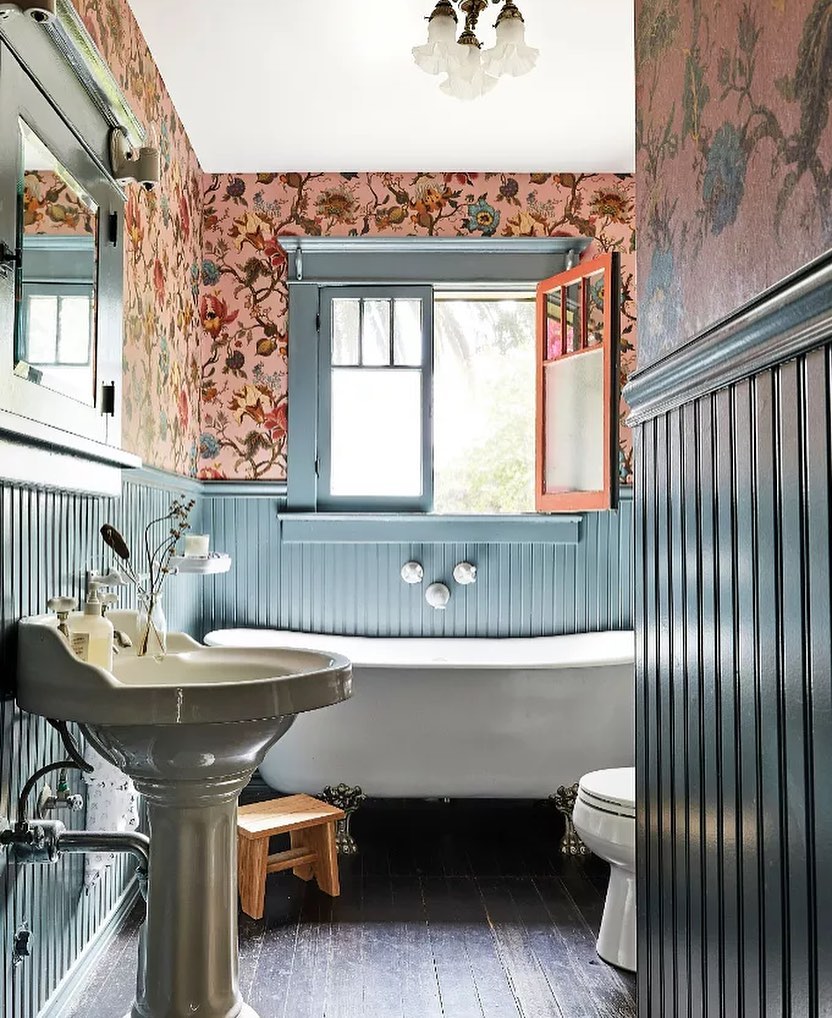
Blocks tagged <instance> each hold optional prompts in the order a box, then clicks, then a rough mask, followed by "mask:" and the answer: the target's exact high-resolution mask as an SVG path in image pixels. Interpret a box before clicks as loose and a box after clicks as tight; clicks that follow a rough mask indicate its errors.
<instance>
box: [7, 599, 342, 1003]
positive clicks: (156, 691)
mask: <svg viewBox="0 0 832 1018" xmlns="http://www.w3.org/2000/svg"><path fill="white" fill-rule="evenodd" d="M110 618H111V619H112V621H113V624H114V625H115V627H116V629H121V630H122V631H125V632H127V634H128V635H132V636H134V637H135V630H136V615H135V613H132V612H112V613H111V614H110ZM133 642H134V645H135V643H136V642H137V641H136V640H135V639H134V640H133ZM351 671H352V668H351V665H350V663H349V661H347V659H346V658H344V657H341V656H339V655H337V654H324V653H319V652H316V651H303V650H291V649H286V650H280V649H274V650H243V649H241V650H235V649H227V648H219V647H217V648H214V647H203V646H201V645H200V644H198V643H196V642H195V641H194V640H192V639H190V637H188V636H186V635H185V634H183V633H171V634H169V636H168V654H167V655H166V656H165V657H164V658H160V659H156V658H153V657H142V658H139V657H136V656H135V653H134V652H133V651H129V650H128V651H122V653H121V654H120V655H118V656H117V657H116V659H115V665H114V667H113V671H112V673H110V672H107V671H104V670H103V669H101V668H97V667H94V666H92V665H87V664H85V663H83V662H81V661H79V660H78V658H76V657H75V656H74V655H73V653H72V651H71V650H70V648H69V645H68V643H67V642H66V640H65V638H64V637H63V635H62V634H61V633H60V632H59V631H58V629H57V622H56V619H55V618H54V617H52V616H37V617H35V618H28V619H23V620H22V621H21V622H20V625H19V638H18V690H17V700H18V703H19V705H20V706H21V707H22V708H23V709H24V710H27V711H30V712H31V713H33V714H40V715H42V716H43V717H48V718H53V719H56V720H62V721H77V722H79V723H80V724H81V725H82V727H83V730H84V732H85V735H86V736H87V738H89V739H90V741H91V742H92V743H93V745H94V746H95V747H96V748H97V749H98V750H99V752H101V753H102V754H103V755H104V756H105V757H107V758H108V759H109V760H111V761H112V762H113V763H115V764H116V765H117V766H118V767H120V768H121V769H122V770H123V771H125V772H126V773H127V774H129V775H130V777H131V778H132V779H133V781H134V782H135V785H136V788H137V789H138V790H139V791H140V792H141V793H142V794H143V795H144V796H145V799H146V802H147V805H148V812H149V817H150V835H151V848H150V881H149V890H148V901H147V921H146V925H145V929H144V931H143V935H142V941H141V945H140V964H139V976H138V980H137V990H136V1000H135V1003H134V1004H133V1008H132V1010H131V1011H130V1014H129V1015H128V1016H127V1018H194V1016H196V1018H257V1015H256V1014H255V1012H254V1011H253V1010H252V1009H251V1008H250V1007H249V1006H248V1005H247V1004H245V1003H244V1002H243V1000H242V998H241V996H240V991H239V985H238V978H237V865H236V859H237V839H236V829H237V827H236V809H237V797H238V796H239V794H240V791H241V789H242V788H243V787H244V786H245V785H246V784H247V783H248V781H249V778H250V777H251V774H252V772H253V771H254V770H255V768H256V767H257V766H258V764H259V763H260V761H261V760H262V759H263V756H264V754H265V753H266V751H267V750H268V749H269V747H270V746H272V745H273V744H274V743H275V742H276V741H277V740H278V739H279V738H280V736H281V735H282V734H283V733H284V732H286V731H287V730H288V728H289V726H290V725H291V723H292V720H293V718H294V716H295V715H296V714H299V713H301V712H303V711H308V710H316V709H318V708H320V707H328V706H331V705H332V704H336V703H338V702H339V701H341V700H344V699H346V698H347V697H349V696H350V694H351Z"/></svg>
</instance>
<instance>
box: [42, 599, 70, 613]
mask: <svg viewBox="0 0 832 1018" xmlns="http://www.w3.org/2000/svg"><path fill="white" fill-rule="evenodd" d="M46 607H47V608H48V609H49V610H50V611H53V612H56V613H57V614H58V615H63V614H64V613H65V612H71V611H75V609H76V608H77V607H78V601H77V600H76V599H75V598H74V597H50V598H49V600H48V601H47V602H46Z"/></svg>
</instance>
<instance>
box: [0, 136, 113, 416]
mask: <svg viewBox="0 0 832 1018" xmlns="http://www.w3.org/2000/svg"><path fill="white" fill-rule="evenodd" d="M19 125H20V141H21V146H22V152H23V162H22V167H23V173H22V178H21V180H20V181H19V190H18V193H19V195H20V223H19V234H18V235H19V250H20V252H21V261H20V264H19V266H18V278H17V294H18V299H19V303H18V313H17V324H16V331H15V374H17V375H18V376H20V377H22V378H27V379H28V380H29V381H32V382H35V383H37V384H39V385H43V386H45V387H46V388H49V389H53V390H55V391H56V392H60V393H62V394H64V395H65V396H70V397H71V398H72V399H76V400H78V401H79V402H81V403H85V404H88V405H90V406H92V405H94V404H95V388H96V386H95V382H96V377H95V376H96V365H95V360H96V358H95V351H96V342H95V340H96V336H95V321H96V314H95V294H96V278H97V263H98V257H97V243H96V239H97V236H98V206H97V205H96V203H95V202H94V201H93V199H92V198H91V196H90V195H89V194H87V193H86V191H85V190H84V189H83V187H81V185H80V184H79V183H78V182H77V181H76V180H75V179H74V178H73V177H72V175H71V174H70V173H69V172H68V171H67V170H66V168H65V167H64V166H62V165H61V163H60V162H59V161H58V160H57V159H56V158H55V156H54V155H53V154H52V153H51V152H50V151H49V149H48V148H47V147H46V145H45V144H44V143H43V142H42V141H41V139H40V138H39V137H38V136H37V135H36V134H35V133H34V131H32V129H31V128H30V127H29V126H28V125H27V124H26V123H25V122H24V121H22V120H21V121H19Z"/></svg>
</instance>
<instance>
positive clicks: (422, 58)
mask: <svg viewBox="0 0 832 1018" xmlns="http://www.w3.org/2000/svg"><path fill="white" fill-rule="evenodd" d="M413 59H414V60H415V61H416V63H417V65H418V66H419V67H421V68H422V70H423V71H425V72H426V73H427V74H442V73H443V72H445V71H449V70H450V67H451V64H452V63H453V62H454V61H455V59H456V22H455V21H454V19H453V18H449V17H447V16H446V15H437V17H435V18H431V19H430V21H429V22H428V41H427V43H426V44H425V45H424V46H414V47H413Z"/></svg>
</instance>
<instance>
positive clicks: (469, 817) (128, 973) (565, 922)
mask: <svg viewBox="0 0 832 1018" xmlns="http://www.w3.org/2000/svg"><path fill="white" fill-rule="evenodd" d="M354 833H355V835H356V838H357V839H358V841H359V845H360V848H361V852H360V854H359V855H358V856H356V857H354V858H346V859H342V860H341V881H342V894H341V897H340V898H339V899H337V900H332V899H330V898H328V897H326V895H323V894H321V893H320V892H319V891H318V890H317V888H315V887H314V886H313V885H307V884H305V883H303V882H302V881H300V880H297V879H296V878H294V877H293V876H292V875H291V874H289V873H279V874H273V875H272V876H270V877H269V884H268V894H267V904H266V918H265V919H264V920H263V921H261V922H254V921H253V920H251V919H248V918H247V917H245V916H242V915H241V917H240V981H241V989H242V992H243V995H244V997H245V998H246V1000H247V1001H248V1002H249V1003H250V1004H251V1005H252V1006H253V1007H254V1008H255V1010H257V1011H258V1012H259V1014H260V1016H261V1018H550V1016H551V1018H607V1016H609V1018H613V1016H614V1018H633V1016H635V1014H636V1003H635V980H634V978H633V977H632V976H631V975H629V974H628V973H625V972H621V971H619V970H617V969H615V968H612V967H611V966H608V965H606V964H604V962H602V961H601V960H600V959H599V958H598V957H597V955H596V954H595V934H596V931H597V926H598V923H599V922H600V917H601V910H602V908H603V902H604V893H605V890H606V881H607V869H606V866H605V865H604V864H602V863H601V862H600V861H598V860H596V859H589V860H587V861H585V862H576V861H572V860H564V859H562V858H561V856H560V855H559V854H558V852H557V840H558V838H559V836H560V833H561V824H560V818H559V817H558V816H557V814H556V813H555V811H554V810H553V808H552V807H551V806H550V805H549V804H545V803H525V802H454V803H450V804H444V803H436V802H433V803H426V802H407V803H404V802H384V803H382V802H377V803H370V804H367V805H366V806H365V807H364V808H363V810H362V812H361V813H360V814H359V815H358V816H357V817H356V818H355V821H354ZM140 921H141V910H140V909H137V912H136V915H135V916H134V917H132V919H131V922H130V924H128V926H127V928H126V929H125V930H124V931H123V933H122V934H121V935H120V936H119V937H118V939H117V940H116V942H115V944H114V945H113V947H112V948H111V950H110V952H109V954H108V955H107V956H106V957H105V958H104V959H103V961H102V963H101V964H100V966H99V969H98V971H97V972H96V973H95V974H94V975H93V977H92V979H91V980H90V982H89V985H88V986H87V987H86V988H85V990H84V993H83V997H82V998H81V999H80V1000H79V1002H78V1004H77V1006H76V1009H75V1011H74V1015H77V1016H78V1018H82V1016H83V1018H120V1016H121V1015H123V1014H124V1013H125V1011H127V1010H128V1008H129V1005H130V1001H131V996H132V990H133V985H132V984H133V973H134V967H135V952H136V930H137V928H138V923H139V922H140Z"/></svg>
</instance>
